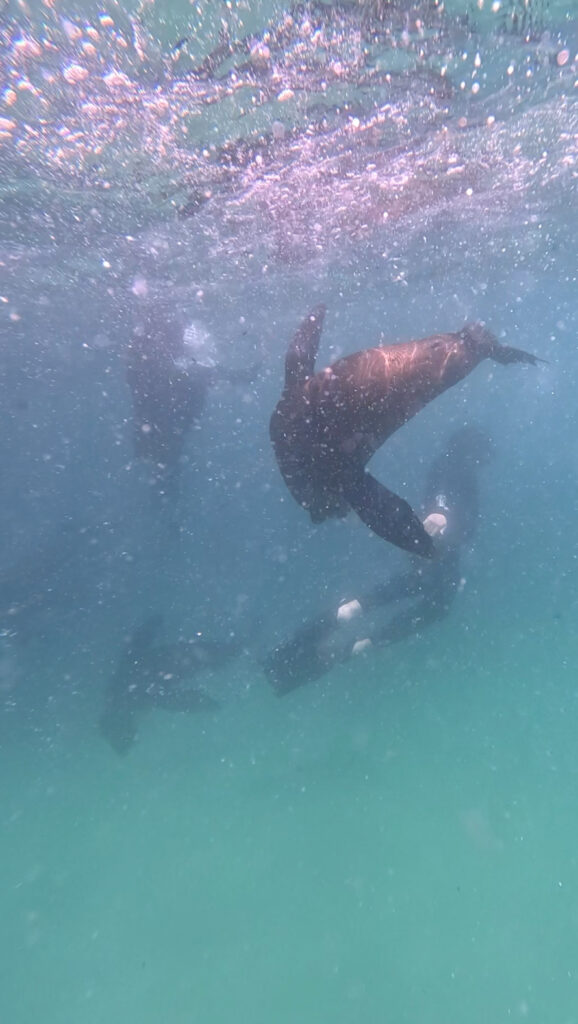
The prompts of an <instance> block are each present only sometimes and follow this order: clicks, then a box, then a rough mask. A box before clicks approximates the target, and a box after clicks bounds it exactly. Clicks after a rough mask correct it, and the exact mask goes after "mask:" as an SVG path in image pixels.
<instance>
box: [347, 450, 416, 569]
mask: <svg viewBox="0 0 578 1024" xmlns="http://www.w3.org/2000/svg"><path fill="white" fill-rule="evenodd" d="M344 496H345V498H346V499H347V501H348V503H349V504H350V505H351V508H352V509H353V510H354V512H357V515H358V516H359V518H360V519H361V520H362V521H363V522H364V523H365V525H366V526H369V529H370V530H373V532H374V533H376V534H377V535H378V537H383V539H384V540H387V541H389V543H390V544H395V545H397V547H398V548H403V550H404V551H410V552H411V553H412V554H413V555H423V556H424V557H425V558H431V557H432V556H433V554H434V545H433V541H432V539H431V537H430V536H429V535H428V534H427V533H426V531H425V530H424V528H423V525H422V523H421V522H420V520H419V519H418V517H417V516H416V514H415V512H414V511H413V509H412V507H411V505H408V503H407V501H404V500H403V498H400V497H399V496H398V495H397V494H394V493H393V491H388V489H387V487H384V486H383V484H380V483H379V481H378V480H376V479H375V477H373V476H372V475H371V473H366V472H364V471H363V470H362V471H361V472H360V473H359V474H356V475H355V476H354V477H353V479H352V481H351V483H350V484H349V485H348V486H347V488H346V489H345V491H344Z"/></svg>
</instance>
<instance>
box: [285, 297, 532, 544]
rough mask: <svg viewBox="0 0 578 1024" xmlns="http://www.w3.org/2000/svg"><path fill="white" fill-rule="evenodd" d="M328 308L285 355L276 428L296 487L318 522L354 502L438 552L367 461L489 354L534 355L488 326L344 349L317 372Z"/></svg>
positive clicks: (509, 358)
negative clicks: (504, 342)
mask: <svg viewBox="0 0 578 1024" xmlns="http://www.w3.org/2000/svg"><path fill="white" fill-rule="evenodd" d="M324 316H325V306H323V305H320V306H317V307H316V308H315V309H314V310H313V311H312V312H311V313H310V314H309V316H308V317H307V318H306V319H305V320H304V322H303V323H302V324H301V327H300V328H299V330H298V331H297V333H296V335H295V337H294V338H293V340H292V342H291V344H290V346H289V349H288V351H287V356H286V360H285V387H284V390H283V394H282V396H281V399H280V401H279V403H278V404H277V407H276V409H275V411H274V413H273V415H272V417H271V424H270V435H271V440H272V443H273V447H274V450H275V455H276V458H277V462H278V464H279V468H280V470H281V473H282V475H283V477H284V479H285V483H286V484H287V487H288V488H289V490H290V491H291V494H292V495H293V497H294V498H295V500H296V501H298V502H299V504H300V505H302V506H303V508H306V509H307V510H308V511H309V514H310V516H311V519H312V521H313V522H314V523H320V522H322V521H323V520H324V519H328V518H330V517H334V516H335V517H343V516H345V515H346V514H347V512H348V510H349V509H353V510H354V511H355V512H356V513H357V515H358V516H359V517H360V519H362V520H363V522H364V523H365V524H366V525H367V526H369V528H370V529H371V530H373V532H374V533H376V534H377V535H378V536H380V537H383V539H384V540H387V541H390V543H392V544H396V545H397V546H398V547H400V548H404V549H405V550H407V551H410V552H414V553H416V554H419V555H425V556H432V555H433V542H432V539H431V537H430V536H429V535H428V533H427V531H426V530H425V529H424V527H423V525H422V523H421V521H420V520H419V519H418V517H417V516H416V514H415V512H414V511H413V509H412V508H411V506H410V505H408V503H407V502H406V501H404V500H403V498H400V497H398V495H397V494H394V493H393V492H392V491H389V490H388V489H387V488H386V487H384V486H383V484H381V483H379V482H378V481H377V480H376V479H375V477H373V476H371V474H370V473H368V472H367V471H366V469H365V467H366V464H367V463H368V462H369V460H370V459H371V457H372V455H374V454H375V452H376V451H377V450H378V449H379V448H381V446H382V444H383V443H384V442H385V441H387V439H388V437H391V435H392V434H393V433H394V432H395V431H396V430H399V428H400V427H401V426H403V424H404V423H407V421H408V420H409V419H411V418H412V416H415V414H416V413H417V412H419V411H420V409H423V408H424V406H426V405H427V404H428V402H431V401H432V400H433V399H434V398H436V397H437V396H438V395H441V394H442V393H443V392H444V391H446V390H447V389H448V388H450V387H453V385H454V384H457V383H458V381H460V380H462V379H463V378H464V377H467V375H468V374H469V373H471V371H472V370H473V369H474V368H475V367H476V366H477V365H478V363H480V362H481V361H482V360H483V359H493V360H494V361H495V362H498V363H532V364H535V363H536V362H538V360H537V358H536V357H535V356H533V355H531V354H530V353H528V352H524V351H522V350H521V349H517V348H511V347H510V346H508V345H500V344H499V342H498V341H497V339H496V338H495V337H494V335H493V334H490V332H489V331H488V330H486V328H485V327H484V326H483V325H482V324H469V325H467V326H466V327H464V328H463V329H462V330H461V331H459V332H457V333H456V334H435V335H433V337H430V338H422V339H420V340H418V341H410V342H406V343H405V344H402V345H384V346H379V347H377V348H369V349H365V350H363V351H361V352H356V353H354V354H353V355H349V356H345V358H343V359H339V360H338V361H337V362H336V363H333V364H332V365H331V366H328V367H326V368H325V369H324V370H321V371H320V372H319V373H315V359H316V356H317V350H318V348H319V341H320V338H321V329H322V326H323V319H324Z"/></svg>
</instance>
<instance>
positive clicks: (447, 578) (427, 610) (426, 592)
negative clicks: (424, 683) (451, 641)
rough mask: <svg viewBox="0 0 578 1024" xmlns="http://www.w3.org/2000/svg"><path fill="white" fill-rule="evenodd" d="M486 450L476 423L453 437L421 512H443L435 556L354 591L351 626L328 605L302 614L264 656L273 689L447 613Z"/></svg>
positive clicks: (473, 519)
mask: <svg viewBox="0 0 578 1024" xmlns="http://www.w3.org/2000/svg"><path fill="white" fill-rule="evenodd" d="M490 454H491V442H490V441H489V440H488V439H487V438H486V437H485V436H484V435H483V434H482V433H481V432H480V431H477V430H475V429H474V428H464V429H463V430H461V431H458V432H457V433H456V434H455V435H454V436H453V437H452V439H451V441H450V444H449V446H448V448H447V450H446V451H445V452H444V453H443V454H442V455H440V456H439V457H438V458H437V459H436V461H435V462H434V464H433V466H432V468H431V470H430V473H429V475H428V479H427V483H426V488H425V494H424V501H423V510H424V515H429V514H431V513H435V512H438V513H440V512H441V513H443V514H444V515H445V517H446V520H447V527H446V530H445V531H444V534H443V536H442V537H441V538H440V539H439V540H438V541H437V542H436V546H437V555H436V557H435V558H434V559H433V560H432V562H430V563H424V561H423V560H421V559H420V560H419V562H417V561H416V563H415V564H414V565H412V567H411V568H410V569H409V570H408V571H407V572H403V573H399V574H397V575H395V576H392V577H391V578H390V579H389V580H387V581H386V582H385V583H381V584H378V585H377V586H375V587H373V588H372V589H371V590H370V591H368V592H366V593H365V594H362V595H361V596H360V597H359V598H358V599H357V600H358V603H359V605H360V606H361V607H360V609H359V617H358V618H357V619H355V620H354V623H355V625H354V634H351V628H350V627H349V626H346V625H344V624H343V623H342V621H341V620H340V619H339V618H338V615H337V613H336V611H335V610H332V611H330V612H328V613H326V614H323V615H320V616H319V617H318V618H315V619H312V620H310V621H309V622H306V623H305V624H304V625H303V626H302V627H301V628H300V629H298V630H297V631H296V632H295V634H294V635H293V636H292V637H291V638H290V639H289V640H287V641H285V642H284V643H282V644H281V645H279V646H278V647H276V648H275V649H274V650H273V651H272V652H271V653H270V654H269V655H268V657H267V658H266V660H265V663H264V669H265V673H266V675H267V678H268V680H269V682H270V683H271V685H272V686H273V688H274V690H275V691H276V693H278V694H279V695H280V696H281V695H283V694H285V693H289V692H290V691H291V690H294V689H296V688H297V687H299V686H302V685H303V684H304V683H307V682H311V681H312V680H315V679H319V678H320V677H321V676H323V675H325V673H326V672H328V671H329V670H330V669H331V668H332V667H333V666H334V665H336V664H341V663H343V662H345V661H347V660H348V659H349V658H350V657H351V656H352V655H353V654H355V653H357V651H358V650H359V645H366V644H368V643H370V644H371V646H373V647H380V646H386V645H390V644H394V643H399V642H400V641H401V640H405V639H407V638H409V637H412V636H416V635H418V634H420V633H421V632H422V631H423V630H424V629H426V628H427V627H428V626H430V625H432V624H433V623H434V622H438V621H439V620H441V619H443V618H445V617H446V615H447V614H448V612H449V611H450V608H451V606H452V604H453V601H454V598H455V596H456V594H457V593H458V591H459V588H460V580H461V566H460V554H461V550H462V549H463V547H464V546H466V545H468V544H469V543H470V542H471V540H472V539H473V536H474V534H475V530H476V525H477V521H478V516H479V487H478V470H479V468H480V466H482V465H484V464H485V463H486V462H487V461H488V458H489V456H490ZM405 602H410V604H409V605H408V606H407V607H403V608H401V609H400V610H399V611H397V612H395V613H394V614H393V615H392V616H391V617H390V618H389V619H388V620H387V621H386V622H385V623H384V624H381V625H377V626H373V627H371V628H370V629H369V631H367V630H365V629H364V620H365V618H366V616H367V613H371V612H372V611H374V610H375V609H378V608H383V607H387V606H389V605H398V604H403V603H405ZM355 634H356V635H355Z"/></svg>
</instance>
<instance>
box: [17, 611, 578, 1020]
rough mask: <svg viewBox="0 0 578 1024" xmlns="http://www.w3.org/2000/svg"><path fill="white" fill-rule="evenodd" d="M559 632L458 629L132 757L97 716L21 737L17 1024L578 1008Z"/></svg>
mask: <svg viewBox="0 0 578 1024" xmlns="http://www.w3.org/2000/svg"><path fill="white" fill-rule="evenodd" d="M556 628H558V627H556ZM553 639H554V637H553V636H550V637H548V636H547V635H546V631H545V630H542V632H541V633H540V631H538V634H537V635H535V636H534V639H531V638H530V639H529V638H528V633H527V631H524V632H522V631H520V634H519V637H518V639H517V642H516V636H515V634H513V632H512V631H511V630H509V631H507V630H502V631H500V630H497V631H496V630H495V628H494V631H493V641H492V646H491V650H490V652H488V651H487V650H485V649H484V644H483V643H482V641H481V640H480V641H478V642H476V640H475V638H474V639H473V642H472V641H471V640H469V641H468V642H467V643H464V641H463V637H462V640H461V641H460V640H459V639H457V640H456V636H455V633H452V631H451V630H450V627H449V626H444V627H443V628H442V629H440V630H439V631H438V633H437V635H436V639H435V641H434V640H433V639H432V640H428V641H423V642H422V643H421V644H416V645H414V646H413V647H412V648H410V649H409V650H406V651H405V653H404V654H403V655H402V656H401V657H399V656H398V657H397V658H396V659H395V660H394V659H393V658H392V657H391V656H390V655H388V654H384V655H382V656H381V657H379V658H374V660H373V661H372V662H370V661H367V662H359V663H357V664H355V665H354V666H350V667H348V668H347V669H343V670H341V671H339V672H335V673H334V674H333V676H332V679H331V684H329V683H328V684H327V685H321V686H319V687H311V688H309V689H308V690H306V689H304V690H303V691H302V692H300V693H298V694H295V695H293V696H292V697H291V698H286V699H285V700H284V701H278V700H275V699H274V698H272V697H270V696H269V694H268V692H267V691H266V690H265V687H264V686H262V685H259V684H256V685H255V686H254V688H253V689H252V690H251V691H250V692H249V694H248V695H247V696H245V697H244V698H241V699H239V701H238V702H236V703H233V705H232V706H231V707H229V708H228V709H226V710H225V711H224V712H223V713H222V714H221V716H220V717H219V720H218V724H217V720H215V721H214V722H211V721H207V720H205V721H201V720H200V719H197V720H195V719H188V718H186V717H183V718H174V717H171V718H168V717H165V716H163V715H158V716H156V717H154V718H153V717H151V718H150V720H149V721H148V723H147V724H146V726H145V728H144V729H143V739H142V742H141V744H140V746H139V748H138V749H136V750H135V752H134V753H133V755H132V756H131V758H130V760H127V761H126V762H121V761H118V762H117V761H116V760H114V759H113V758H112V757H111V756H110V753H109V751H108V749H106V748H105V747H104V746H103V745H102V744H101V743H100V742H99V741H98V739H97V738H96V737H95V736H93V735H92V734H90V733H89V732H88V731H86V730H85V733H84V734H83V733H82V729H81V728H80V727H79V729H78V735H76V736H72V735H68V736H66V735H62V736H60V738H57V739H55V740H54V741H52V742H50V741H48V740H46V741H45V742H44V743H43V744H42V747H43V752H40V751H39V749H38V744H36V749H34V744H33V742H32V739H31V738H30V737H29V738H28V741H26V739H25V738H23V737H20V739H19V742H18V744H16V743H14V745H13V746H12V748H10V747H8V749H7V750H5V752H4V755H3V765H2V774H3V778H4V780H5V781H4V788H5V793H6V790H8V792H7V793H6V797H7V799H5V802H4V811H3V818H4V820H3V840H2V889H3V914H2V917H3V922H2V928H3V930H4V935H5V939H4V943H3V950H4V951H3V960H2V999H3V1000H4V1001H5V1005H6V1006H7V1008H8V1011H9V1012H8V1015H7V1016H6V1017H4V1018H3V1019H5V1020H9V1021H10V1022H11V1024H20V1022H22V1024H29V1022H32V1021H40V1020H43V1021H46V1022H47V1024H69V1022H70V1024H72V1022H77V1021H82V1022H85V1024H93V1022H94V1024H100V1022H102V1021H109V1020H126V1021H137V1020H138V1021H139V1022H142V1024H147V1022H151V1024H152V1022H157V1021H161V1020H163V1021H170V1022H171V1024H180V1022H188V1021H191V1022H196V1021H199V1022H201V1021H203V1022H204V1021H215V1022H219V1024H221V1022H222V1024H229V1022H231V1024H232V1022H234V1021H239V1020H241V1021H248V1022H254V1024H261V1022H263V1024H264V1022H269V1021H279V1022H283V1024H284V1022H287V1024H293V1022H295V1024H296V1022H300V1024H301V1022H303V1024H305V1022H314V1021H338V1022H348V1024H349V1022H355V1021H361V1020H363V1021H368V1022H376V1024H377V1022H390V1021H391V1022H406V1021H407V1022H414V1021H420V1022H428V1024H429V1022H431V1024H438V1022H442V1021H448V1020H456V1021H461V1020H465V1021H468V1022H472V1024H477V1022H480V1024H482V1022H486V1021H490V1020H491V1021H494V1022H501V1021H504V1022H506V1021H510V1020H518V1019H525V1018H528V1019H529V1020H535V1021H540V1022H548V1024H558V1022H560V1024H570V1022H572V1021H575V1020H577V1019H578V1017H577V1007H578V985H577V979H576V968H577V965H576V930H577V927H578V874H577V855H576V837H577V817H576V816H577V813H578V807H577V802H576V778H577V772H578V755H577V754H576V743H575V713H576V695H575V692H574V691H573V680H572V675H571V672H570V671H569V669H568V668H565V667H564V666H565V664H567V661H568V659H570V658H571V657H573V658H574V659H575V657H576V642H575V640H574V639H570V638H569V637H566V638H565V639H564V637H563V636H562V639H561V640H560V638H559V642H558V644H557V649H556V658H555V659H552V656H551V654H548V652H547V649H546V644H545V641H550V642H551V641H552V640H553ZM450 645H451V647H450ZM239 671H240V672H241V673H246V677H247V678H246V680H245V681H250V677H251V669H250V668H249V667H248V666H244V667H242V668H241V669H240V670H239ZM257 722H258V728H256V723H257ZM46 725H47V723H46V722H45V723H44V727H45V729H46ZM46 735H47V734H46Z"/></svg>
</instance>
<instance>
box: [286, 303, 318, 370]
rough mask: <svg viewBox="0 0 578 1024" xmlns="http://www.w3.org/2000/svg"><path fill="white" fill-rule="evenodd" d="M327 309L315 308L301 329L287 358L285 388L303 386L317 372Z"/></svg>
mask: <svg viewBox="0 0 578 1024" xmlns="http://www.w3.org/2000/svg"><path fill="white" fill-rule="evenodd" d="M325 310H326V307H325V306H324V305H323V303H320V304H319V305H318V306H315V309H312V310H311V312H310V313H309V315H308V316H306V317H305V320H304V321H303V323H302V324H301V326H300V327H299V329H298V331H297V333H296V335H295V337H294V338H293V341H292V342H291V344H290V345H289V348H288V349H287V355H286V357H285V388H286V389H287V390H292V389H293V388H295V387H300V386H302V385H303V384H304V383H305V381H306V380H307V379H308V377H312V376H313V374H314V372H315V360H316V359H317V350H318V348H319V342H320V340H321V331H322V328H323V320H324V317H325Z"/></svg>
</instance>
